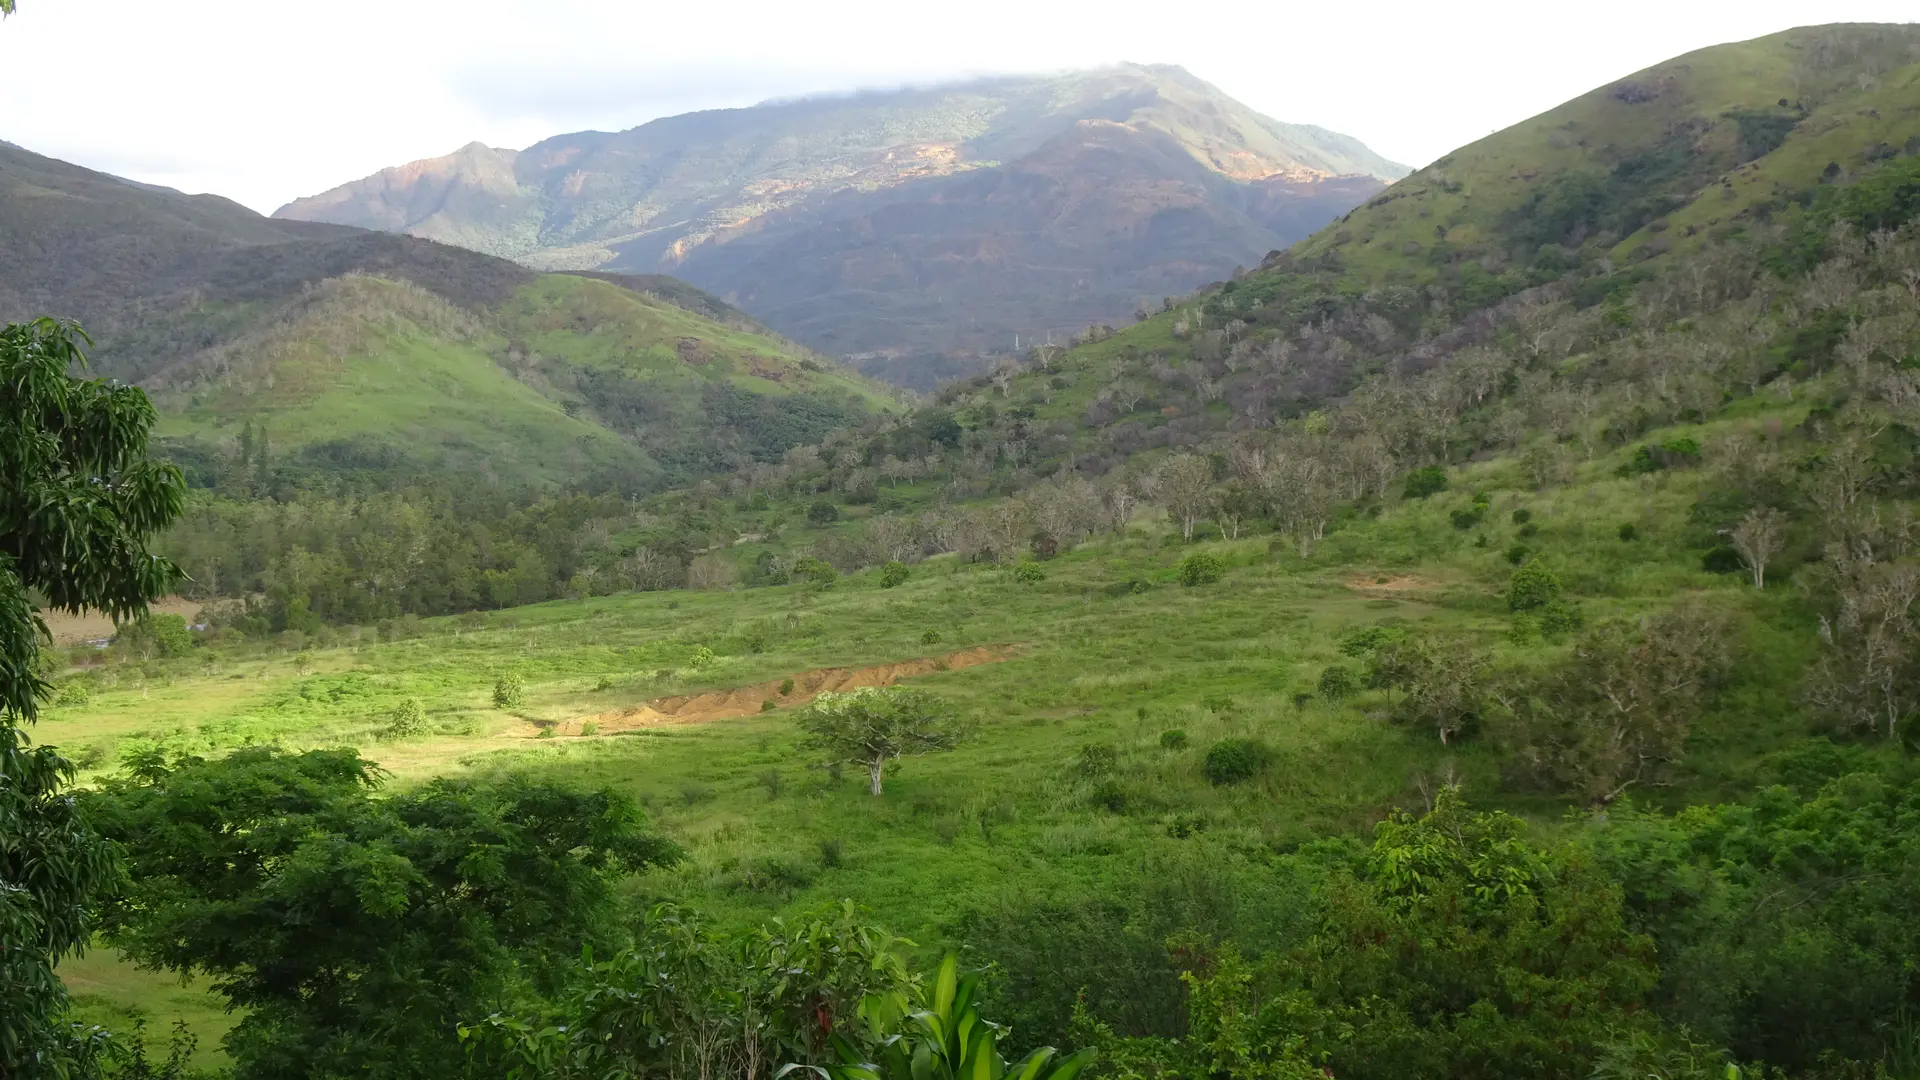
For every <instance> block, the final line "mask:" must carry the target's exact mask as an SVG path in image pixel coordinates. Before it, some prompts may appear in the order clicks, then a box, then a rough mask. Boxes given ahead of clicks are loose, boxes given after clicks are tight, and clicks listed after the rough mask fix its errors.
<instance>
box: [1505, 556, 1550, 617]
mask: <svg viewBox="0 0 1920 1080" xmlns="http://www.w3.org/2000/svg"><path fill="white" fill-rule="evenodd" d="M1559 595H1560V579H1559V578H1558V577H1556V576H1555V575H1554V573H1553V571H1552V570H1549V569H1547V565H1546V564H1545V563H1543V562H1541V561H1540V560H1539V559H1537V558H1536V559H1533V560H1531V561H1529V562H1526V563H1524V564H1522V565H1521V567H1520V568H1519V569H1518V570H1515V571H1514V572H1513V574H1512V575H1511V576H1510V577H1508V578H1507V610H1509V611H1532V610H1534V609H1536V608H1542V607H1545V606H1547V605H1548V604H1550V603H1552V602H1553V601H1554V599H1555V598H1557V597H1558V596H1559Z"/></svg>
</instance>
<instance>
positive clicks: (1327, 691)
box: [1317, 664, 1360, 701]
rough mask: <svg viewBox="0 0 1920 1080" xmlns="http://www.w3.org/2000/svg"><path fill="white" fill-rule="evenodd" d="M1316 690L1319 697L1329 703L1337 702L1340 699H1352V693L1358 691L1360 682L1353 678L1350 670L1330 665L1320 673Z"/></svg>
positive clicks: (1338, 665)
mask: <svg viewBox="0 0 1920 1080" xmlns="http://www.w3.org/2000/svg"><path fill="white" fill-rule="evenodd" d="M1317 689H1318V690H1319V691H1320V696H1321V697H1323V698H1326V699H1327V700H1329V701H1339V700H1340V699H1342V698H1349V697H1352V696H1353V695H1354V692H1355V691H1357V690H1359V689H1360V680H1359V679H1357V678H1355V677H1354V674H1353V670H1352V669H1351V668H1347V667H1343V666H1342V665H1340V664H1332V665H1329V666H1328V667H1327V669H1326V670H1325V671H1322V672H1321V673H1320V682H1319V683H1318V685H1317Z"/></svg>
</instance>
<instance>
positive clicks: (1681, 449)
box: [1619, 438, 1700, 476]
mask: <svg viewBox="0 0 1920 1080" xmlns="http://www.w3.org/2000/svg"><path fill="white" fill-rule="evenodd" d="M1698 464H1700V444H1699V443H1698V442H1695V441H1694V440H1693V439H1690V438H1679V439H1673V440H1670V441H1668V442H1664V443H1661V444H1660V445H1658V446H1649V445H1646V444H1644V443H1643V444H1642V445H1640V446H1637V447H1634V450H1633V456H1632V457H1630V458H1628V459H1627V462H1626V464H1624V465H1622V466H1620V469H1619V472H1620V475H1621V476H1638V475H1641V474H1644V473H1652V472H1659V471H1660V470H1662V469H1678V468H1683V467H1686V466H1689V465H1698Z"/></svg>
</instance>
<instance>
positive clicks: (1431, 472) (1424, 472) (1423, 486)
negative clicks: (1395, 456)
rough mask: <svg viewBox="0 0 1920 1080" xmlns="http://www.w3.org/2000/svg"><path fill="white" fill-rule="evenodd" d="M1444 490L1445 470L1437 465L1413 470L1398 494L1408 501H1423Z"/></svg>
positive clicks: (1445, 481) (1445, 488)
mask: <svg viewBox="0 0 1920 1080" xmlns="http://www.w3.org/2000/svg"><path fill="white" fill-rule="evenodd" d="M1445 490H1447V470H1445V469H1443V468H1441V467H1440V466H1438V465H1429V466H1427V467H1426V468H1424V469H1415V470H1413V471H1412V472H1410V473H1408V474H1407V480H1406V483H1405V484H1403V485H1402V486H1401V488H1400V494H1401V495H1403V496H1405V497H1406V498H1409V499H1424V498H1426V497H1427V496H1429V495H1438V494H1440V493H1441V492H1443V491H1445Z"/></svg>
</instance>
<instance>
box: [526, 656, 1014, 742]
mask: <svg viewBox="0 0 1920 1080" xmlns="http://www.w3.org/2000/svg"><path fill="white" fill-rule="evenodd" d="M1013 654H1014V649H1013V646H1011V645H980V646H976V647H974V648H971V649H962V650H960V651H959V652H957V653H950V654H948V655H946V656H926V657H921V658H920V659H918V660H902V661H901V662H899V663H897V664H877V665H875V666H873V667H857V668H854V667H841V668H818V669H816V670H813V671H808V672H804V673H802V674H799V675H794V676H792V679H793V692H792V693H789V694H781V693H780V687H781V686H782V685H783V684H784V683H785V682H786V680H785V679H770V680H768V681H766V682H763V683H755V684H753V685H752V686H736V687H734V688H733V689H731V690H708V691H705V692H703V693H699V694H681V695H678V696H675V697H664V698H655V699H654V700H652V701H648V702H644V703H642V704H640V705H636V706H634V707H633V708H630V709H609V710H607V711H606V712H600V713H594V714H593V715H591V716H582V717H577V718H575V719H573V720H569V721H567V722H565V723H563V724H560V725H559V733H560V734H568V735H571V734H577V733H578V732H579V730H580V725H582V724H587V723H591V724H594V725H596V726H597V727H598V729H599V731H600V732H601V733H602V734H606V733H610V732H615V731H630V730H632V729H634V728H644V727H655V726H658V725H661V724H704V723H708V722H710V721H713V720H728V719H732V718H734V717H739V716H755V715H758V714H759V712H760V703H761V702H763V701H769V700H771V701H777V702H779V703H780V704H781V705H783V706H784V705H801V704H805V703H806V702H809V701H812V700H813V699H814V698H815V697H816V696H818V695H820V694H823V693H826V692H828V691H840V690H855V689H858V688H860V687H863V686H892V685H893V684H894V683H897V682H899V681H900V680H901V679H910V678H913V677H914V676H916V675H929V674H932V673H933V672H936V671H957V670H959V669H960V668H969V667H977V666H979V665H981V664H997V663H999V662H1000V661H1002V660H1010V659H1012V658H1013Z"/></svg>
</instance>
